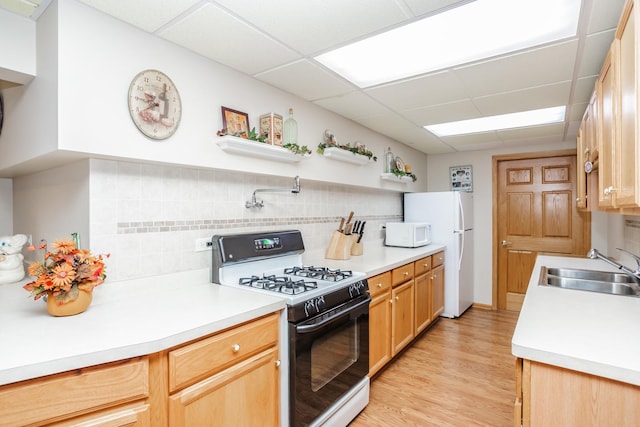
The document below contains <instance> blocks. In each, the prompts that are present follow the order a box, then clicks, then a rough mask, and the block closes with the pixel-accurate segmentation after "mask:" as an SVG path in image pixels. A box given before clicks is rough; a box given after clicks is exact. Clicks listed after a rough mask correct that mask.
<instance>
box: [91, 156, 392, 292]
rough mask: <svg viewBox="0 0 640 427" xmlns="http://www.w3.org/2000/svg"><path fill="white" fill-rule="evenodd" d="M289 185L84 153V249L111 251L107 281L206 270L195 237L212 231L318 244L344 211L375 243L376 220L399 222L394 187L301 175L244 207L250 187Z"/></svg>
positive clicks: (322, 245) (206, 262) (207, 261)
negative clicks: (282, 233) (294, 236)
mask: <svg viewBox="0 0 640 427" xmlns="http://www.w3.org/2000/svg"><path fill="white" fill-rule="evenodd" d="M293 184H294V179H293V177H272V176H265V175H253V174H247V173H239V172H229V171H220V170H200V169H192V168H184V167H179V166H172V165H155V164H144V163H130V162H120V161H112V160H97V159H92V160H91V163H90V195H89V197H90V225H89V227H90V238H91V249H92V251H94V252H95V253H111V254H112V255H111V257H110V259H109V261H108V263H109V264H108V273H109V279H110V280H112V281H117V280H125V279H131V278H138V277H146V276H152V275H156V274H165V273H171V272H176V271H184V270H190V269H196V268H208V267H210V265H211V259H210V258H211V252H210V251H205V252H196V251H195V240H196V239H199V238H210V237H211V236H213V235H214V234H230V233H244V232H253V231H266V230H283V229H299V230H301V232H302V236H303V239H304V243H305V247H306V250H309V251H312V250H323V249H324V248H326V245H327V244H328V242H329V237H330V235H331V232H332V231H333V230H334V229H335V228H336V227H337V226H338V224H339V222H340V218H341V217H346V216H347V215H348V214H349V211H353V212H354V213H355V215H354V220H355V219H358V220H366V221H367V232H366V233H365V236H364V238H363V240H364V242H365V244H366V243H367V242H370V243H372V244H381V242H380V240H381V238H382V234H381V232H380V226H381V225H382V224H383V223H385V222H387V221H401V220H402V198H401V193H399V192H397V191H389V190H376V189H371V188H360V187H353V186H347V185H337V184H327V183H323V182H317V181H305V180H304V178H301V191H300V193H298V194H293V193H291V192H289V191H282V192H258V193H257V194H256V198H257V199H258V200H262V201H263V202H264V207H262V208H252V209H248V208H246V207H245V202H246V201H248V200H251V196H252V194H253V192H254V191H255V190H256V189H283V190H287V189H289V188H293Z"/></svg>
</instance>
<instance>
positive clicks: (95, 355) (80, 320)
mask: <svg viewBox="0 0 640 427" xmlns="http://www.w3.org/2000/svg"><path fill="white" fill-rule="evenodd" d="M27 282H28V280H24V281H23V282H20V283H13V284H3V285H0V325H2V326H0V342H1V343H2V346H1V349H0V385H3V384H8V383H12V382H15V381H21V380H24V379H30V378H35V377H39V376H42V375H49V374H53V373H57V372H64V371H67V370H70V369H77V368H81V367H86V366H91V365H95V364H100V363H106V362H111V361H115V360H120V359H126V358H129V357H135V356H142V355H146V354H151V353H155V352H158V351H161V350H164V349H167V348H170V347H173V346H176V345H179V344H182V343H184V342H187V341H190V340H193V339H197V338H199V337H202V336H204V335H207V334H210V333H213V332H216V331H220V330H222V329H225V328H228V327H230V326H233V325H236V324H239V323H242V322H245V321H248V320H251V319H253V318H256V317H260V316H262V315H265V314H268V313H272V312H274V311H279V310H281V309H283V308H284V307H285V302H284V300H282V299H281V298H276V297H270V296H265V295H262V294H258V293H255V292H249V291H245V290H242V289H236V288H233V287H227V286H219V285H214V284H212V283H211V282H210V277H209V269H201V270H192V271H187V272H182V273H176V274H167V275H162V276H155V277H148V278H144V279H136V280H128V281H122V282H113V283H109V282H107V283H104V284H103V285H101V286H99V287H97V288H96V289H95V290H94V292H93V301H92V302H91V305H90V306H89V308H88V309H87V311H85V312H84V313H81V314H78V315H76V316H69V317H53V316H50V315H49V314H48V313H47V309H46V303H45V302H44V300H42V299H40V300H38V301H33V299H31V298H30V297H29V293H28V292H27V291H25V290H24V289H22V285H23V284H24V283H27Z"/></svg>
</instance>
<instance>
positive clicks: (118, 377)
mask: <svg viewBox="0 0 640 427" xmlns="http://www.w3.org/2000/svg"><path fill="white" fill-rule="evenodd" d="M278 337H279V314H278V313H273V314H271V315H268V316H265V317H262V318H259V319H257V320H253V321H250V322H248V323H245V324H242V325H239V326H236V327H232V328H230V329H228V330H226V331H222V332H220V333H217V334H214V335H211V336H209V337H205V338H202V339H199V340H196V341H194V342H190V343H188V344H185V345H182V346H180V347H178V348H174V349H170V350H165V351H162V352H159V353H154V354H151V355H148V356H144V357H138V358H133V359H127V360H122V361H118V362H113V363H108V364H104V365H99V366H94V367H89V368H82V369H77V370H74V371H69V372H64V373H60V374H56V375H50V376H47V377H42V378H36V379H32V380H27V381H22V382H18V383H13V384H7V385H4V386H0V425H2V427H10V426H24V425H33V426H39V425H53V426H86V427H89V426H92V427H107V426H108V427H120V426H123V427H124V426H129V427H132V426H139V427H151V426H153V427H166V426H170V427H179V426H199V427H200V426H213V425H216V426H255V425H260V426H278V425H279V424H280V373H279V366H280V361H279V341H278Z"/></svg>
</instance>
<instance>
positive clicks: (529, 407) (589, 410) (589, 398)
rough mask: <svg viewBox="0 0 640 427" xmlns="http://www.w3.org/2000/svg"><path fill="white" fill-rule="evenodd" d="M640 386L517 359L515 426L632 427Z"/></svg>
mask: <svg viewBox="0 0 640 427" xmlns="http://www.w3.org/2000/svg"><path fill="white" fill-rule="evenodd" d="M639 418H640V387H638V386H635V385H633V384H627V383H623V382H619V381H614V380H610V379H607V378H602V377H598V376H595V375H590V374H585V373H582V372H577V371H573V370H569V369H564V368H560V367H557V366H552V365H547V364H544V363H539V362H534V361H530V360H526V359H525V360H523V359H517V360H516V400H515V404H514V426H518V427H519V426H521V425H522V426H523V427H536V426H552V425H553V426H567V427H571V426H576V427H578V426H604V425H607V426H630V425H636V424H637V422H638V419H639Z"/></svg>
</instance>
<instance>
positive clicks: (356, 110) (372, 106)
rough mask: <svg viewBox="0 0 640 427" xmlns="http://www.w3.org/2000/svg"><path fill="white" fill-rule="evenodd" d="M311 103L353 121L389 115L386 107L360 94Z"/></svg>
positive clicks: (349, 94) (355, 93)
mask: <svg viewBox="0 0 640 427" xmlns="http://www.w3.org/2000/svg"><path fill="white" fill-rule="evenodd" d="M313 103H314V104H317V105H319V106H321V107H323V108H326V109H327V110H330V111H333V112H334V113H337V114H340V115H341V116H345V117H348V118H350V119H353V120H357V119H360V118H363V117H378V116H383V115H385V114H389V113H390V110H389V109H388V108H387V107H385V106H384V105H382V104H380V103H379V102H378V101H376V100H374V99H372V98H371V97H369V96H367V95H365V94H363V93H362V92H352V93H348V94H345V95H341V96H334V97H331V98H324V99H318V100H317V101H314V102H313Z"/></svg>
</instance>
